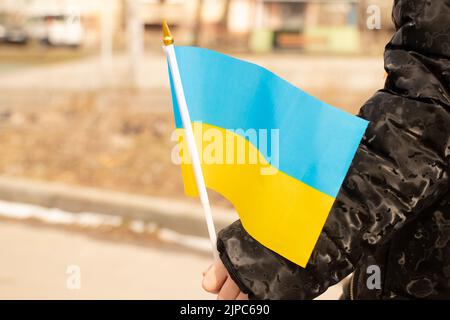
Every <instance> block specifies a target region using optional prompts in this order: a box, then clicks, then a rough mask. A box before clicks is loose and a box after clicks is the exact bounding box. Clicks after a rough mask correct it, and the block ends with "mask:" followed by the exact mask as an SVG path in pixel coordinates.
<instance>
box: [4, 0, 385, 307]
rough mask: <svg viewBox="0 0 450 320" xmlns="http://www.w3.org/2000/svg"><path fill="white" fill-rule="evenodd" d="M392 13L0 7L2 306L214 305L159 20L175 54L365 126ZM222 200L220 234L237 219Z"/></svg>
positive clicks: (167, 1) (380, 0) (171, 2)
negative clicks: (212, 54)
mask: <svg viewBox="0 0 450 320" xmlns="http://www.w3.org/2000/svg"><path fill="white" fill-rule="evenodd" d="M391 6H392V1H388V0H372V1H367V0H359V1H358V0H330V1H326V0H320V1H319V0H317V1H314V0H309V1H308V0H299V1H295V0H289V1H281V0H279V1H277V0H77V1H75V0H0V261H2V263H1V266H0V298H1V299H14V298H44V299H47V298H63V299H65V298H68V299H78V298H88V299H98V298H100V299H102V298H105V299H108V298H125V299H128V298H138V299H140V298H143V299H155V298H159V299H170V298H173V299H183V298H184V299H203V298H214V297H212V296H210V295H207V294H206V293H204V292H203V291H202V289H201V287H200V284H201V277H202V276H201V272H202V271H203V270H204V269H205V268H206V267H207V266H208V264H209V263H210V262H211V253H210V246H209V243H208V240H207V238H206V237H207V233H206V228H205V225H204V223H203V215H202V211H201V209H200V207H199V206H198V201H197V200H196V199H187V198H186V197H185V196H184V195H183V186H182V180H181V174H180V172H179V168H178V167H177V166H175V165H173V164H172V162H171V150H172V148H173V146H174V142H173V141H171V133H172V130H173V128H174V125H173V121H172V111H171V98H170V89H169V82H168V77H167V65H166V62H165V58H164V56H163V53H162V49H161V45H162V43H161V22H162V19H163V18H166V19H167V20H168V22H169V24H170V26H171V30H172V33H173V34H174V37H175V40H176V44H178V45H196V46H202V47H207V48H211V49H214V50H219V51H222V52H225V53H227V54H231V55H233V56H236V57H239V58H241V59H244V60H248V61H252V62H255V63H257V64H260V65H262V66H264V67H267V68H269V69H270V70H272V71H274V72H275V73H277V74H278V75H280V76H281V77H283V78H285V79H287V80H288V81H290V82H292V83H293V84H295V85H297V86H299V87H301V88H302V89H303V90H305V91H307V92H309V93H311V94H313V95H315V96H317V97H318V98H320V99H322V100H324V101H326V102H328V103H330V104H332V105H335V106H336V107H339V108H342V109H344V110H346V111H348V112H351V113H356V112H357V111H358V109H359V107H360V106H361V105H362V104H363V103H364V101H365V100H367V99H368V98H369V97H370V96H371V95H372V94H373V93H374V92H375V90H377V89H379V88H381V87H382V86H383V83H384V70H383V49H384V46H385V44H386V43H387V41H388V40H389V39H390V37H391V36H392V33H393V25H392V23H391V19H390V17H391ZM374 8H375V11H373V10H374ZM374 13H375V14H378V13H379V22H380V26H381V28H379V29H373V28H370V27H368V19H371V16H372V15H373V14H374ZM211 198H212V204H213V211H214V215H215V219H216V223H217V229H220V228H222V227H224V226H226V225H227V224H229V223H230V222H232V221H234V220H235V219H236V214H235V213H234V212H233V210H232V208H231V206H230V205H229V204H228V203H227V202H226V201H225V200H224V199H222V198H221V197H220V196H219V195H217V194H212V195H211ZM338 294H339V287H336V288H332V289H331V290H330V291H329V292H328V293H327V294H326V295H325V296H324V297H322V298H336V297H337V296H338Z"/></svg>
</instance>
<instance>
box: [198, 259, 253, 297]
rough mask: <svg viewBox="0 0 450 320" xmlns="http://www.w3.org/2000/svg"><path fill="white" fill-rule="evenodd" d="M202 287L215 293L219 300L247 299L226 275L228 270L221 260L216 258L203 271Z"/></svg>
mask: <svg viewBox="0 0 450 320" xmlns="http://www.w3.org/2000/svg"><path fill="white" fill-rule="evenodd" d="M202 285H203V289H205V290H206V291H208V292H210V293H214V294H217V299H219V300H247V299H248V297H247V295H246V294H244V293H243V292H241V290H239V287H238V286H237V285H236V283H235V282H234V281H233V280H232V279H231V278H230V276H229V275H228V271H227V269H226V268H225V266H224V265H223V263H222V261H220V260H217V261H216V262H215V263H214V264H212V265H211V266H209V268H208V269H207V270H206V271H205V272H203V284H202Z"/></svg>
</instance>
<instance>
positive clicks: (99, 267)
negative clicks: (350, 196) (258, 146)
mask: <svg viewBox="0 0 450 320" xmlns="http://www.w3.org/2000/svg"><path fill="white" fill-rule="evenodd" d="M0 261H1V266H0V299H16V298H22V299H213V298H215V297H213V296H211V295H209V294H207V293H206V292H204V291H203V290H202V289H201V287H200V282H201V271H202V270H203V269H204V268H205V266H207V265H208V263H209V262H210V258H209V257H208V256H204V255H201V254H194V253H193V252H190V251H188V250H186V249H181V248H176V247H167V246H161V244H158V243H157V242H155V245H154V246H151V245H148V246H142V245H135V244H132V243H123V242H118V241H111V240H104V239H99V238H98V237H92V235H90V236H89V235H86V234H83V233H79V232H74V231H69V230H64V229H58V228H55V227H45V226H36V225H30V224H28V223H24V222H16V221H8V220H2V221H0ZM70 266H76V267H75V268H74V269H70V268H71V267H70ZM77 267H79V271H80V275H81V276H80V278H79V279H80V282H79V284H80V286H81V287H80V289H69V288H71V287H74V286H75V287H76V286H77V285H78V282H77V278H76V275H77V273H78V269H77ZM68 268H69V269H68ZM72 268H73V267H72ZM68 271H69V274H67V272H68ZM68 283H69V288H68V287H67V284H68ZM339 292H340V288H339V287H334V288H331V289H330V290H329V291H328V292H327V293H325V294H324V296H322V298H325V299H335V298H336V297H338V296H339Z"/></svg>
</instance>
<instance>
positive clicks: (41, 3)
mask: <svg viewBox="0 0 450 320" xmlns="http://www.w3.org/2000/svg"><path fill="white" fill-rule="evenodd" d="M369 5H377V6H378V7H379V8H380V13H381V26H382V28H381V30H369V29H368V28H367V26H366V20H367V18H368V13H367V8H368V6H369ZM391 6H392V3H391V1H388V0H373V1H370V2H369V1H367V0H2V1H1V2H0V25H1V23H2V22H1V16H2V15H5V14H6V15H8V16H9V17H12V16H13V17H15V18H14V19H15V21H16V24H17V21H22V24H26V29H27V34H28V36H29V37H30V38H32V39H39V40H45V41H47V42H50V43H53V44H54V45H58V44H62V45H64V44H68V45H71V44H75V45H76V44H83V45H84V46H98V47H102V48H110V50H112V49H111V48H112V47H123V46H125V45H126V44H127V43H129V42H130V40H129V39H130V37H131V38H133V39H134V40H133V41H135V42H136V41H141V42H143V43H145V45H146V46H150V47H151V46H155V47H159V42H158V41H157V38H158V37H159V36H160V25H161V22H162V19H164V18H165V19H167V20H168V21H169V22H170V24H171V26H172V27H173V28H174V31H175V32H176V34H177V40H178V42H179V43H182V44H197V45H204V46H210V47H224V48H232V49H235V50H240V49H242V50H248V49H250V50H253V51H271V50H279V49H289V50H301V51H305V52H346V53H348V52H350V53H353V52H361V51H367V50H368V51H370V48H371V47H372V46H371V45H372V44H373V43H378V42H380V41H381V42H384V41H385V38H386V37H388V35H389V34H390V33H391V27H392V25H391V22H390V12H391ZM156 44H157V45H156ZM142 46H144V44H142ZM375 47H376V48H378V47H377V46H375Z"/></svg>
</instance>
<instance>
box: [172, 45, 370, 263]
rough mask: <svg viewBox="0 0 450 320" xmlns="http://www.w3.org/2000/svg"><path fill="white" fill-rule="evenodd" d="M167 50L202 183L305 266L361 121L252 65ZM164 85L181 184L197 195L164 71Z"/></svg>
mask: <svg viewBox="0 0 450 320" xmlns="http://www.w3.org/2000/svg"><path fill="white" fill-rule="evenodd" d="M175 52H176V58H177V61H178V66H179V70H180V75H181V80H182V84H183V88H184V93H185V96H186V101H187V105H188V109H189V114H190V117H191V121H192V123H193V129H194V135H195V137H196V141H197V147H198V149H199V150H198V151H199V153H200V159H201V161H202V169H203V174H204V177H205V182H206V185H207V187H208V188H210V189H213V190H215V191H217V192H219V193H220V194H222V195H223V196H224V197H226V198H227V199H228V200H229V201H230V202H231V203H232V204H233V205H234V207H235V209H236V211H237V212H238V214H239V216H240V218H241V221H242V224H243V226H244V228H245V229H246V230H247V232H248V233H249V234H250V235H251V236H252V237H254V238H255V239H256V240H257V241H259V242H260V243H262V244H263V245H264V246H266V247H268V248H269V249H271V250H273V251H275V252H277V253H278V254H280V255H282V256H284V257H285V258H287V259H289V260H291V261H292V262H294V263H296V264H298V265H300V266H302V267H305V266H306V264H307V263H308V260H309V257H310V255H311V253H312V250H313V249H314V246H315V243H316V241H317V239H318V237H319V235H320V232H321V230H322V228H323V225H324V224H325V221H326V219H327V216H328V213H329V212H330V209H331V207H332V205H333V202H334V200H335V198H336V195H337V194H338V191H339V188H340V186H341V184H342V182H343V179H344V177H345V175H346V173H347V171H348V169H349V166H350V164H351V162H352V159H353V157H354V155H355V152H356V150H357V148H358V145H359V143H360V140H361V138H362V136H363V134H364V132H365V130H366V127H367V121H365V120H363V119H361V118H358V117H356V116H353V115H350V114H348V113H346V112H344V111H341V110H339V109H336V108H334V107H332V106H330V105H328V104H326V103H324V102H322V101H320V100H318V99H316V98H314V97H312V96H310V95H308V94H307V93H305V92H303V91H302V90H300V89H298V88H297V87H295V86H293V85H291V84H290V83H288V82H287V81H285V80H283V79H281V78H279V77H278V76H276V75H275V74H273V73H271V72H270V71H268V70H266V69H264V68H262V67H260V66H257V65H255V64H252V63H248V62H244V61H241V60H238V59H235V58H232V57H229V56H226V55H223V54H220V53H217V52H214V51H211V50H206V49H201V48H195V47H175ZM169 72H170V70H169ZM171 86H172V100H173V108H174V116H175V123H176V127H177V128H178V129H177V130H179V133H180V144H179V148H180V155H181V158H182V159H184V161H183V162H182V172H183V180H184V184H185V190H186V193H187V194H189V195H196V194H197V192H196V185H195V179H194V175H193V170H192V167H191V166H190V164H189V159H188V157H189V156H188V152H187V146H186V145H185V143H183V129H182V128H183V126H182V121H181V118H180V114H179V111H178V103H177V99H176V96H175V92H174V88H173V83H172V77H171ZM266 138H267V139H266ZM230 141H232V142H234V143H230ZM243 150H245V151H243ZM243 152H244V155H243V154H242V153H243ZM255 159H256V161H255Z"/></svg>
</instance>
